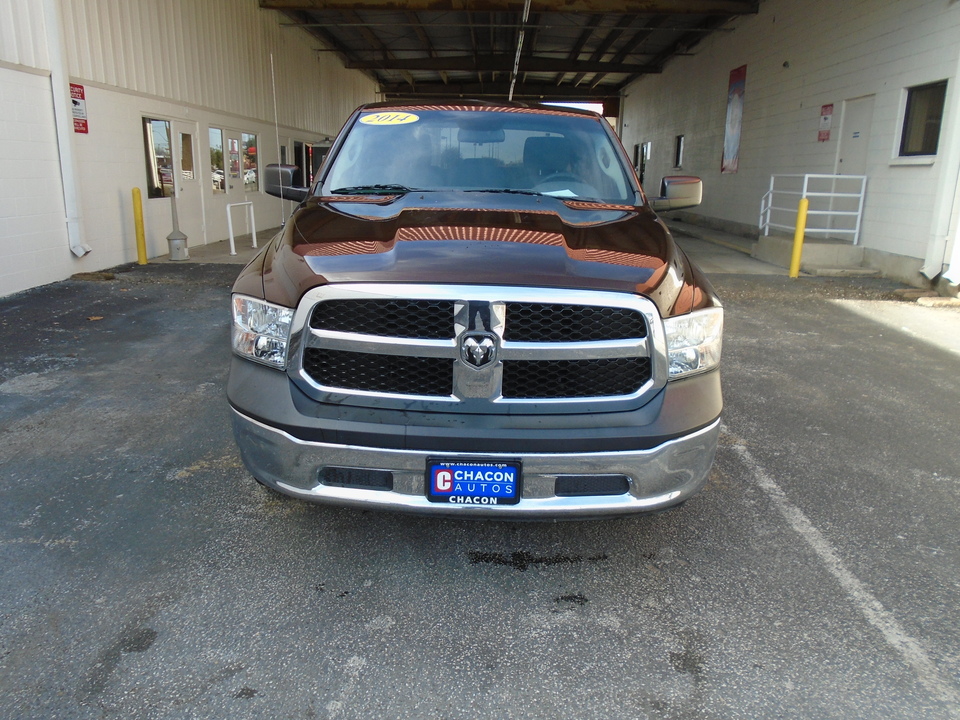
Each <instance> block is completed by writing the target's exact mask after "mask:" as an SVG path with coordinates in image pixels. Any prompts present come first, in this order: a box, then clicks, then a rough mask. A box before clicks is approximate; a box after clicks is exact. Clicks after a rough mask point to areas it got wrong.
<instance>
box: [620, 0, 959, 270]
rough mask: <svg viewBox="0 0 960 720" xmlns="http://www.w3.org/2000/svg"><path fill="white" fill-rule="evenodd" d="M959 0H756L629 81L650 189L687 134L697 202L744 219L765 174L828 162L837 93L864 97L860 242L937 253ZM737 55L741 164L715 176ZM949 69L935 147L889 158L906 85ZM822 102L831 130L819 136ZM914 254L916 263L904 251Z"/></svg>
mask: <svg viewBox="0 0 960 720" xmlns="http://www.w3.org/2000/svg"><path fill="white" fill-rule="evenodd" d="M958 64H960V3H955V2H947V1H945V0H902V1H901V2H889V0H855V1H853V0H851V1H850V2H843V3H837V2H830V1H829V0H766V1H765V2H762V3H761V4H760V12H759V13H758V14H757V15H754V16H749V17H744V18H740V19H738V20H736V21H734V22H733V23H731V24H729V25H728V26H726V27H725V28H724V30H723V31H722V32H719V33H716V34H714V35H712V36H711V37H709V38H708V39H706V40H705V41H704V42H702V43H701V44H700V45H698V46H697V47H696V48H695V49H694V50H693V56H691V57H681V58H676V59H674V60H673V61H671V62H670V64H669V65H668V66H667V68H666V69H665V71H664V72H663V74H661V75H658V76H647V77H644V78H642V79H641V80H639V81H637V82H635V83H634V84H632V85H631V86H630V87H629V88H628V89H627V97H626V100H625V112H624V126H623V133H622V134H623V140H624V145H625V146H626V147H627V148H632V147H633V144H634V143H643V142H647V141H649V142H652V150H653V152H652V158H651V160H650V161H649V162H648V164H647V172H646V183H645V184H646V185H647V187H648V189H649V190H651V191H655V190H656V183H657V182H658V181H659V178H660V177H661V176H662V175H667V174H677V173H678V171H677V170H675V169H674V168H673V146H674V138H675V136H676V135H680V134H683V135H684V136H685V140H684V142H685V154H684V162H683V167H682V171H680V172H683V173H685V174H695V175H700V176H701V177H702V178H703V180H704V203H703V205H702V206H701V207H700V208H699V209H698V210H697V212H698V213H701V214H703V215H706V216H710V217H714V218H717V219H719V220H724V221H729V222H733V223H740V224H742V225H744V226H753V227H756V224H757V220H758V215H759V208H760V200H761V198H762V196H763V194H764V193H765V192H766V190H767V188H768V187H769V183H770V176H771V175H773V174H788V173H836V172H843V171H844V170H843V169H842V168H841V167H840V166H839V164H838V145H839V139H840V137H841V134H842V132H843V114H844V109H845V107H846V102H847V101H851V100H854V99H856V98H862V97H865V96H873V99H874V111H873V116H872V122H871V123H870V127H869V144H868V151H867V160H866V174H867V175H868V177H869V179H868V187H867V204H866V209H865V215H864V224H863V230H862V235H861V244H863V245H864V246H866V247H868V248H870V249H872V250H876V251H879V252H884V253H889V254H893V255H901V256H907V257H910V258H920V259H924V258H928V259H929V256H931V255H934V256H935V255H936V254H937V253H938V252H939V254H940V257H943V255H944V252H945V251H947V257H949V249H950V247H951V246H952V243H953V242H954V237H955V235H956V225H957V208H956V207H955V206H954V201H953V199H954V197H955V196H956V189H957V176H958V167H960V93H958V90H960V88H958V80H960V77H958ZM742 65H746V66H747V76H746V93H745V103H744V111H743V123H742V138H741V145H740V164H739V170H738V172H737V173H735V174H721V172H720V163H721V155H722V151H723V139H724V121H725V114H726V105H727V89H728V83H729V74H730V71H731V70H733V69H735V68H738V67H740V66H742ZM944 79H947V80H948V87H947V100H946V106H947V107H946V111H945V115H944V118H943V127H942V130H941V137H940V146H939V152H938V154H937V156H935V157H928V158H920V159H904V158H898V157H897V155H898V151H899V140H900V130H901V125H902V119H903V113H904V106H905V99H906V88H908V87H911V86H914V85H920V84H925V83H929V82H934V81H939V80H944ZM828 104H833V106H834V117H833V127H832V130H831V136H830V140H829V141H827V142H819V141H818V129H819V122H820V114H821V107H822V106H823V105H828ZM914 265H915V263H914Z"/></svg>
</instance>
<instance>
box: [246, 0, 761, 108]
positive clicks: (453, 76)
mask: <svg viewBox="0 0 960 720" xmlns="http://www.w3.org/2000/svg"><path fill="white" fill-rule="evenodd" d="M758 5H759V0H526V1H525V0H260V7H261V8H264V9H273V10H278V11H281V12H282V13H283V14H284V15H285V16H286V18H287V20H286V21H285V23H284V24H285V26H288V27H290V28H302V29H303V30H304V31H306V32H308V33H310V34H311V35H313V36H314V37H316V38H317V39H318V40H319V41H320V42H321V43H322V45H323V47H322V48H318V52H334V53H336V54H337V55H338V56H339V57H340V59H341V61H342V62H343V64H344V65H345V66H346V67H348V68H355V69H358V70H361V71H363V72H365V73H367V74H368V75H370V76H371V77H372V78H373V79H375V80H376V81H377V83H378V84H379V86H380V91H381V92H382V93H383V96H384V98H385V99H399V98H421V99H422V98H430V97H448V98H449V97H475V98H483V99H497V100H505V99H511V95H512V99H513V100H520V101H527V102H551V101H554V102H555V101H561V100H562V101H570V100H580V101H587V102H600V103H603V104H604V110H605V114H607V115H608V116H613V115H617V114H618V113H619V102H620V95H621V91H622V90H623V88H624V87H626V85H628V84H629V83H630V82H632V81H633V80H635V79H636V78H638V77H640V76H642V75H645V74H648V73H658V72H661V71H662V69H663V67H664V65H665V64H666V63H667V62H668V61H669V60H670V59H671V58H673V57H676V56H678V55H683V54H685V53H689V52H691V51H692V49H693V48H694V47H695V46H696V45H697V43H699V42H700V41H701V40H703V38H704V37H706V36H707V35H709V34H710V33H712V32H724V31H726V30H727V28H725V27H724V25H725V24H726V23H727V22H728V21H729V20H731V19H732V18H734V17H736V16H738V15H745V14H754V13H756V12H757V8H758Z"/></svg>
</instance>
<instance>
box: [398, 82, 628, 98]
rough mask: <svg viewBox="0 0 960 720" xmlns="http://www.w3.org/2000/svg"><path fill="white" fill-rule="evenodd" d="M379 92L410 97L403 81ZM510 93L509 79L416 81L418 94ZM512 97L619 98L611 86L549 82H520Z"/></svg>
mask: <svg viewBox="0 0 960 720" xmlns="http://www.w3.org/2000/svg"><path fill="white" fill-rule="evenodd" d="M380 92H382V93H383V94H384V95H386V96H387V97H390V98H396V97H410V96H411V92H410V86H409V85H407V84H406V83H382V84H381V85H380ZM509 92H510V81H509V80H502V81H498V82H484V83H479V82H466V83H457V82H451V83H450V84H449V85H444V84H443V83H439V82H436V83H430V82H418V83H417V90H416V96H417V97H445V98H455V97H465V98H466V97H495V98H500V99H503V100H505V99H506V98H507V95H508V94H509ZM513 97H514V100H518V99H524V100H530V99H533V100H537V101H540V100H548V101H549V100H554V99H557V98H560V99H564V100H583V101H598V100H603V99H611V98H619V97H620V95H619V92H618V91H617V90H614V89H612V88H611V89H607V90H604V89H601V88H586V87H582V86H581V87H573V86H567V85H561V86H559V87H557V86H556V85H554V84H552V83H529V82H527V83H523V82H519V81H518V82H517V84H516V86H515V87H514V92H513Z"/></svg>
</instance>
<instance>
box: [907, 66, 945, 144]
mask: <svg viewBox="0 0 960 720" xmlns="http://www.w3.org/2000/svg"><path fill="white" fill-rule="evenodd" d="M946 96H947V81H946V80H941V81H940V82H935V83H930V84H929V85H917V86H915V87H912V88H907V109H906V111H905V112H904V116H903V134H902V135H901V136H900V156H901V157H910V156H912V155H936V154H937V145H938V144H939V142H940V123H941V121H942V120H943V105H944V99H945V98H946Z"/></svg>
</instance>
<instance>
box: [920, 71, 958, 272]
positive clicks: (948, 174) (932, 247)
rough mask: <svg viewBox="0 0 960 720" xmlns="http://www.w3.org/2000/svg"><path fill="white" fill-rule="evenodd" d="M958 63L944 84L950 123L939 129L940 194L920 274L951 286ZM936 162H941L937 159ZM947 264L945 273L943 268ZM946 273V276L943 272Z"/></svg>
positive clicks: (954, 265) (955, 224)
mask: <svg viewBox="0 0 960 720" xmlns="http://www.w3.org/2000/svg"><path fill="white" fill-rule="evenodd" d="M958 85H960V59H958V62H957V70H956V72H955V73H954V74H953V77H952V78H951V79H950V81H949V82H948V83H947V91H948V92H949V93H950V95H952V96H953V100H952V102H951V103H950V107H949V108H947V107H945V108H944V114H943V118H944V120H946V119H947V118H949V119H950V125H949V126H948V125H947V124H946V123H944V124H943V125H941V127H940V144H941V147H942V148H943V154H942V156H941V157H942V162H943V170H941V174H940V177H941V181H940V187H941V191H940V193H939V195H938V196H937V200H936V202H935V203H934V206H933V223H932V230H933V232H932V233H931V236H932V237H931V240H930V243H929V244H928V245H927V254H926V257H925V258H924V263H923V267H922V268H921V270H920V272H921V273H923V275H924V276H926V277H927V278H929V279H930V280H934V279H936V277H937V276H938V275H941V274H943V276H944V277H945V278H946V279H947V280H948V281H949V282H950V283H951V284H956V283H957V282H958V281H960V267H958V266H957V264H958V261H960V250H958V249H957V248H958V245H960V238H958V237H957V236H958V235H960V228H958V225H960V223H958V221H957V218H956V216H957V207H956V203H957V201H958V199H960V87H958ZM937 162H941V160H940V159H938V160H937ZM951 232H952V233H953V237H954V240H953V253H952V257H949V258H948V256H947V248H948V246H949V244H950V242H949V241H950V233H951ZM948 264H949V269H948V268H947V265H948ZM944 271H946V272H944Z"/></svg>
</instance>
